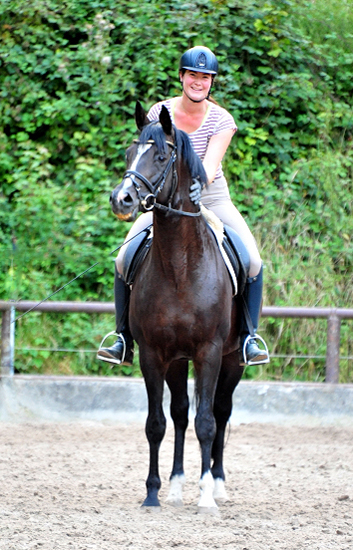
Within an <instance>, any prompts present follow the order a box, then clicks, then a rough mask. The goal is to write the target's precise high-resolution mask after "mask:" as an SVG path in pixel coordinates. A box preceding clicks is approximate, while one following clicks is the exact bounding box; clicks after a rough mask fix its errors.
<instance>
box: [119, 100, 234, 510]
mask: <svg viewBox="0 0 353 550" xmlns="http://www.w3.org/2000/svg"><path fill="white" fill-rule="evenodd" d="M135 121H136V125H137V128H138V130H139V131H140V135H139V139H137V140H134V142H133V143H132V144H131V146H130V147H129V148H128V149H127V152H126V158H127V170H126V172H125V174H124V176H123V179H122V181H121V183H120V184H119V185H118V186H117V187H116V188H115V189H114V190H113V192H112V194H111V197H110V201H111V207H112V210H113V213H114V214H115V215H116V216H117V217H118V218H119V219H121V220H128V221H131V220H132V221H133V220H134V219H135V218H136V216H137V213H138V212H139V211H142V212H145V211H148V210H151V209H152V210H153V243H152V245H151V249H150V251H149V253H148V255H147V257H146V259H145V260H144V263H143V265H142V267H141V268H140V269H139V270H138V272H137V274H136V278H135V280H134V283H133V285H132V291H131V298H130V306H129V307H130V309H129V325H130V330H131V333H132V336H133V338H134V340H135V341H136V342H137V344H138V346H139V359H140V368H141V371H142V374H143V377H144V381H145V386H146V390H147V396H148V415H147V420H146V426H145V432H146V436H147V440H148V443H149V458H150V462H149V473H148V477H147V480H146V488H147V496H146V499H145V500H144V502H143V504H142V506H144V507H151V508H154V509H157V508H156V507H159V506H160V502H159V498H158V492H159V489H160V487H161V480H160V475H159V466H158V460H159V447H160V444H161V442H162V439H163V437H164V434H165V430H166V417H165V415H164V411H163V405H162V399H163V390H164V382H166V383H167V385H168V387H169V389H170V393H171V404H170V414H171V418H172V420H173V423H174V459H173V467H172V472H171V476H170V487H169V494H168V497H167V502H168V503H169V504H172V505H175V506H181V505H183V500H182V499H183V497H182V487H183V484H184V482H185V476H184V459H183V455H184V441H185V431H186V428H187V426H188V409H189V398H188V392H187V382H188V364H189V361H192V363H193V368H194V377H195V394H196V416H195V420H194V424H195V431H196V435H197V438H198V441H199V444H200V449H201V476H200V480H199V487H200V498H199V501H198V511H200V512H205V511H206V512H211V513H213V512H215V511H217V510H218V505H217V502H218V503H219V502H221V501H222V500H226V499H227V492H226V489H225V483H224V481H225V475H224V469H223V450H224V439H225V431H226V427H227V422H228V420H229V417H230V414H231V411H232V395H233V391H234V389H235V387H236V386H237V384H238V382H239V381H240V379H241V376H242V373H243V367H242V366H241V365H240V360H239V343H240V342H239V333H240V315H239V310H240V302H239V298H238V297H237V296H233V288H232V283H231V280H230V277H229V274H228V271H227V269H226V266H225V264H224V261H223V259H222V256H221V254H220V251H219V249H218V245H217V243H216V239H215V237H214V234H213V233H212V231H211V230H210V228H209V226H208V224H207V222H206V220H205V217H204V216H203V215H201V212H200V206H199V205H198V204H194V203H193V202H192V201H191V199H190V197H189V188H190V185H192V183H193V181H194V179H195V178H200V179H201V181H203V182H205V181H206V174H205V171H204V168H203V165H202V162H201V160H200V159H199V157H198V156H197V155H196V153H195V152H194V150H193V148H192V144H191V142H190V140H189V137H188V135H187V134H186V133H185V132H183V131H181V130H178V129H176V127H175V126H174V125H173V124H172V121H171V118H170V116H169V113H168V110H167V109H166V108H165V107H164V106H163V107H162V110H161V113H160V116H159V120H158V121H152V122H150V121H149V120H148V118H147V116H146V113H145V111H144V110H143V108H142V106H141V104H140V103H139V102H137V104H136V110H135Z"/></svg>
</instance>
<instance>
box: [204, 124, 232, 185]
mask: <svg viewBox="0 0 353 550" xmlns="http://www.w3.org/2000/svg"><path fill="white" fill-rule="evenodd" d="M233 135H234V130H223V132H220V133H219V134H215V135H213V136H212V137H211V139H210V141H209V143H208V147H207V151H206V155H205V158H204V159H203V166H204V168H205V170H206V174H207V180H208V183H209V184H210V183H212V182H213V180H214V178H215V175H216V172H217V168H218V166H219V164H220V162H221V161H222V159H223V157H224V155H225V152H226V151H227V149H228V145H229V144H230V142H231V139H232V137H233Z"/></svg>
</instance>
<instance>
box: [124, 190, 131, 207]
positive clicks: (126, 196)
mask: <svg viewBox="0 0 353 550" xmlns="http://www.w3.org/2000/svg"><path fill="white" fill-rule="evenodd" d="M123 203H124V204H131V203H132V197H131V195H129V193H127V194H126V195H125V197H124V199H123Z"/></svg>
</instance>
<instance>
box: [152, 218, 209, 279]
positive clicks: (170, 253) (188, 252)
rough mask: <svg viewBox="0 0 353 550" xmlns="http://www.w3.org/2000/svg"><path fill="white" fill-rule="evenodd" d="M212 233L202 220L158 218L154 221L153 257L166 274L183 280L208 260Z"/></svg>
mask: <svg viewBox="0 0 353 550" xmlns="http://www.w3.org/2000/svg"><path fill="white" fill-rule="evenodd" d="M210 240H211V239H210V233H209V231H208V230H207V227H206V223H205V220H204V219H203V218H202V217H195V218H189V217H186V216H183V215H178V214H173V215H172V216H160V215H158V214H157V215H155V217H154V222H153V255H154V258H155V260H156V261H157V262H158V263H160V265H161V267H162V269H163V271H164V272H168V273H170V275H171V276H173V277H174V276H177V277H178V278H180V277H181V276H182V274H184V275H185V277H186V276H187V273H188V272H189V271H190V270H193V269H195V266H196V265H199V263H200V261H201V260H202V259H204V258H205V251H206V250H208V249H209V246H210V245H209V243H210Z"/></svg>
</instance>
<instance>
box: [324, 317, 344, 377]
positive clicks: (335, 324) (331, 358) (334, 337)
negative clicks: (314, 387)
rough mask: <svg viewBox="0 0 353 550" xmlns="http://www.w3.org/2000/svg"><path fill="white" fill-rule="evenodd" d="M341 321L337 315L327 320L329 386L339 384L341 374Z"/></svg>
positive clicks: (327, 371) (327, 374) (327, 372)
mask: <svg viewBox="0 0 353 550" xmlns="http://www.w3.org/2000/svg"><path fill="white" fill-rule="evenodd" d="M340 332H341V319H340V318H339V317H338V315H337V313H335V312H333V313H331V314H330V315H329V316H328V318H327V348H326V377H325V382H327V383H328V384H338V381H339V373H340Z"/></svg>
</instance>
